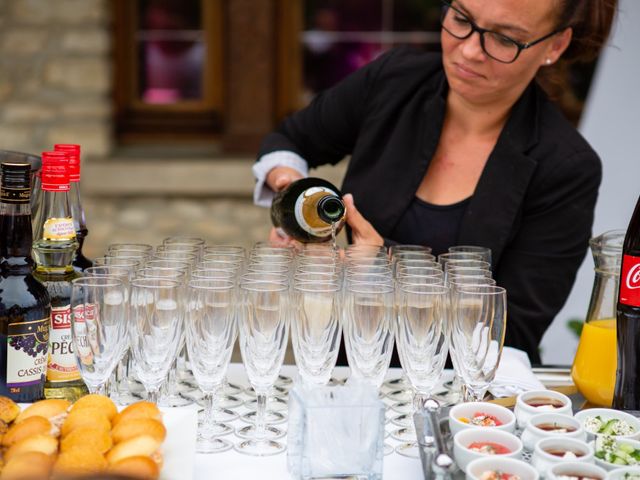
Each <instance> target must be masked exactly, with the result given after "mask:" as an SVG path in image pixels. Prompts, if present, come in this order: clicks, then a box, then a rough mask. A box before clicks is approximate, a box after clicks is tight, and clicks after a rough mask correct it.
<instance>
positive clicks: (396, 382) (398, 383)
mask: <svg viewBox="0 0 640 480" xmlns="http://www.w3.org/2000/svg"><path fill="white" fill-rule="evenodd" d="M382 385H383V386H385V387H387V388H388V389H390V390H405V389H407V388H411V385H410V384H409V380H407V378H406V377H398V378H393V379H391V380H387V381H386V382H384V383H383V384H382Z"/></svg>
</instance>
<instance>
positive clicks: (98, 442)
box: [60, 427, 113, 454]
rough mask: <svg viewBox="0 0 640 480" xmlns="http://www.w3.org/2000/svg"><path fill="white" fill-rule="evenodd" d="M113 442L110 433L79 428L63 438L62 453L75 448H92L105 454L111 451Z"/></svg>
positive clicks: (61, 443) (89, 428) (90, 428)
mask: <svg viewBox="0 0 640 480" xmlns="http://www.w3.org/2000/svg"><path fill="white" fill-rule="evenodd" d="M112 445H113V442H112V441H111V436H110V435H109V433H108V432H106V431H104V430H101V429H99V428H98V429H95V428H92V427H78V428H76V429H75V430H73V431H72V432H70V433H69V435H67V436H66V437H63V439H62V441H61V442H60V451H61V452H66V451H68V450H73V449H74V448H79V447H80V448H90V449H92V450H97V451H98V452H100V453H102V454H105V453H107V452H108V451H109V449H110V448H111V446H112Z"/></svg>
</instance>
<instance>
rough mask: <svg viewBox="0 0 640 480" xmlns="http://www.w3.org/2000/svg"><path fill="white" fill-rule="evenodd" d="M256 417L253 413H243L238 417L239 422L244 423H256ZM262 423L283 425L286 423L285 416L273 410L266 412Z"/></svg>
mask: <svg viewBox="0 0 640 480" xmlns="http://www.w3.org/2000/svg"><path fill="white" fill-rule="evenodd" d="M256 415H257V413H256V412H255V411H254V412H249V413H245V414H244V415H242V416H241V417H240V420H242V421H243V422H246V423H256ZM264 421H265V423H267V424H269V425H278V424H280V423H285V422H286V421H287V416H286V415H285V414H284V413H281V412H274V411H273V410H267V411H266V412H265V413H264Z"/></svg>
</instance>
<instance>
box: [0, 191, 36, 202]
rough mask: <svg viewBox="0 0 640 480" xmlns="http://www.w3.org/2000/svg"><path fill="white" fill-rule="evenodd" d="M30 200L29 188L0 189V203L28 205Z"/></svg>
mask: <svg viewBox="0 0 640 480" xmlns="http://www.w3.org/2000/svg"><path fill="white" fill-rule="evenodd" d="M30 200H31V189H30V188H11V187H2V188H1V189H0V202H1V203H9V204H12V205H21V204H25V203H29V201H30Z"/></svg>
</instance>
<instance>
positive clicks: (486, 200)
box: [254, 0, 616, 362]
mask: <svg viewBox="0 0 640 480" xmlns="http://www.w3.org/2000/svg"><path fill="white" fill-rule="evenodd" d="M443 3H444V7H443V15H442V55H441V56H440V55H435V54H425V53H418V52H414V51H411V50H408V49H398V50H392V51H391V52H389V53H387V54H385V55H383V56H382V57H381V58H379V59H378V60H376V61H375V62H373V63H371V64H369V65H368V66H366V67H364V68H362V69H360V70H359V71H357V72H355V73H354V74H353V75H351V76H350V77H348V78H347V79H346V80H344V81H343V82H342V83H340V84H338V85H337V86H336V87H334V88H332V89H330V90H327V91H325V92H323V93H322V94H320V95H318V96H317V98H316V99H315V100H314V101H313V102H312V104H311V105H310V106H309V107H307V108H305V109H303V110H301V111H300V112H297V113H296V114H294V115H292V116H291V117H289V118H287V119H286V120H285V121H284V122H283V124H282V125H281V126H280V127H279V128H278V130H277V131H275V132H273V133H271V134H270V135H269V136H267V137H266V139H265V140H264V143H263V146H262V149H261V151H260V159H259V161H258V162H257V163H256V164H255V165H254V173H255V174H256V177H257V178H258V185H257V189H256V200H257V201H258V203H260V201H265V198H263V197H264V196H265V195H266V196H268V195H269V192H272V191H275V190H280V189H282V188H284V187H285V186H286V185H288V184H289V183H290V182H291V181H292V180H295V179H297V178H300V177H301V176H303V175H306V171H307V168H308V167H316V166H318V165H321V164H326V163H332V164H335V163H337V162H338V161H340V160H341V159H342V158H344V156H346V155H351V160H350V163H349V167H348V170H347V173H346V176H345V179H344V184H343V191H344V192H348V193H349V194H348V195H346V196H345V201H346V203H347V208H348V218H347V222H348V225H349V227H350V229H351V238H352V241H353V242H354V243H363V244H378V245H382V244H383V243H385V242H386V243H393V242H399V243H422V244H428V245H430V246H432V247H434V250H435V251H436V253H439V251H444V250H446V248H447V247H448V246H449V245H455V244H472V245H481V246H486V247H489V248H491V250H492V253H493V269H494V274H495V278H496V280H497V282H498V284H499V285H501V286H504V287H505V288H506V289H507V291H508V297H509V300H508V302H509V305H508V307H509V310H508V312H509V323H508V325H509V326H508V330H507V335H506V344H508V345H511V346H514V347H516V348H520V349H523V350H525V351H526V352H527V353H528V354H529V356H530V357H531V360H532V361H533V362H539V360H540V358H539V354H538V344H539V342H540V339H541V338H542V335H543V334H544V331H545V330H546V328H547V327H548V326H549V324H550V323H551V321H552V320H553V318H554V316H555V315H556V313H557V312H558V310H559V309H560V308H561V307H562V305H563V304H564V302H565V300H566V298H567V296H568V294H569V292H570V289H571V286H572V284H573V281H574V279H575V274H576V271H577V269H578V267H579V265H580V263H581V262H582V259H583V258H584V255H585V252H586V249H587V242H588V239H589V237H590V235H591V225H592V221H593V209H594V206H595V202H596V198H597V193H598V187H599V184H600V179H601V165H600V161H599V159H598V156H597V155H596V153H595V152H594V151H593V149H592V148H591V147H590V146H589V144H588V143H587V142H586V141H585V140H584V139H583V138H582V137H581V136H580V135H579V133H578V132H577V131H576V130H575V128H574V127H573V126H572V125H571V124H570V123H569V122H568V121H567V120H566V119H565V118H564V117H563V116H562V114H561V113H560V112H559V110H558V109H557V108H556V107H555V106H554V105H553V104H552V102H551V101H550V100H549V99H548V98H547V97H546V95H545V94H544V92H543V91H542V89H541V87H540V86H539V83H538V81H536V78H537V77H538V78H539V77H540V76H541V75H543V74H544V73H546V72H545V70H546V69H550V68H551V67H552V66H553V65H555V64H557V63H558V62H559V61H561V56H563V54H564V60H565V61H575V60H584V59H589V58H594V57H595V55H597V53H598V50H599V49H600V47H601V46H602V44H603V42H604V41H605V39H606V37H607V36H608V33H609V30H610V27H611V22H612V19H613V17H614V12H615V8H616V5H615V0H493V1H491V2H486V1H483V0H453V1H452V2H451V3H449V2H443ZM263 182H264V184H265V185H266V188H263ZM261 196H262V197H261ZM266 201H267V202H268V198H267V199H266ZM356 205H357V207H356ZM271 235H272V239H274V238H275V233H274V232H272V234H271ZM280 241H281V242H286V241H288V239H280Z"/></svg>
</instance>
